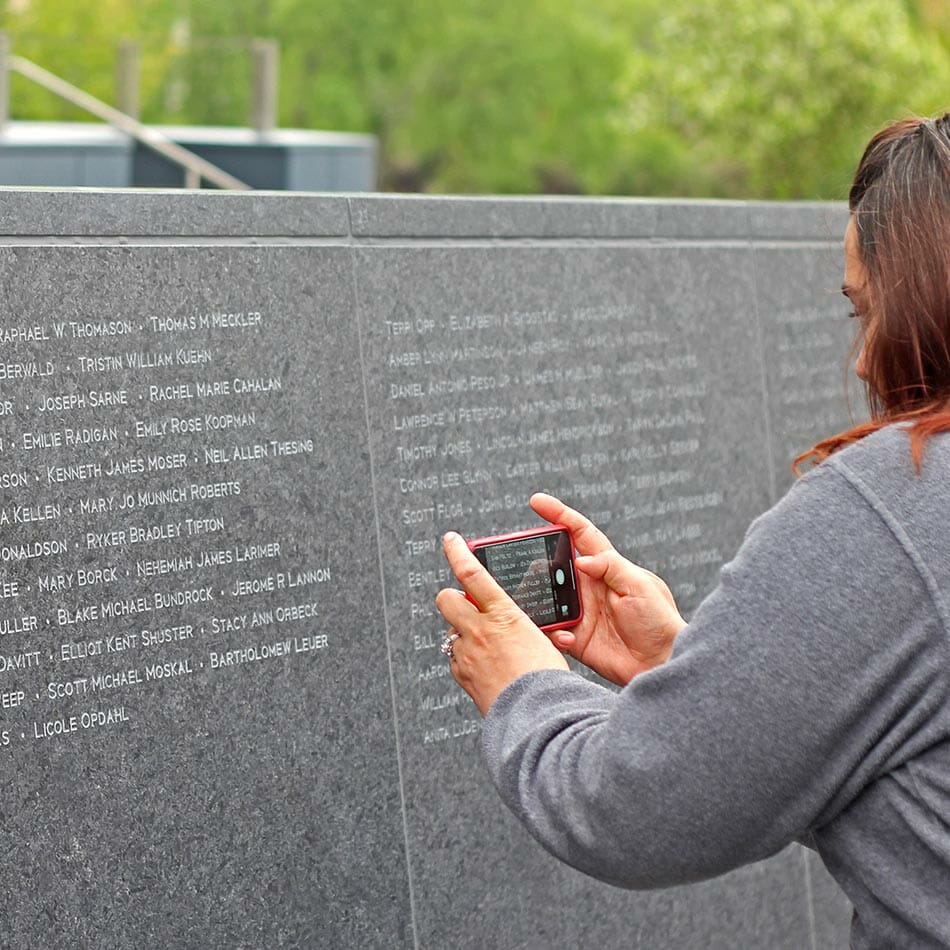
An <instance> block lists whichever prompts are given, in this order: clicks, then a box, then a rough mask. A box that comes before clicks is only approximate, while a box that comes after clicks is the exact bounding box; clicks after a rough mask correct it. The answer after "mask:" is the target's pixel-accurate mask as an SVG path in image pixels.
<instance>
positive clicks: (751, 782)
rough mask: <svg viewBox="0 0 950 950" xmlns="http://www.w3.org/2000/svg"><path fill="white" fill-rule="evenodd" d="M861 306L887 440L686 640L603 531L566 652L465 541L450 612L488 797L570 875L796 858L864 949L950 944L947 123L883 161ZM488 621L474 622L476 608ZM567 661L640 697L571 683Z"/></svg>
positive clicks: (792, 521)
mask: <svg viewBox="0 0 950 950" xmlns="http://www.w3.org/2000/svg"><path fill="white" fill-rule="evenodd" d="M850 209H851V218H850V222H849V225H848V229H847V233H846V237H845V258H846V262H845V281H844V286H843V290H844V293H845V294H846V296H848V297H849V298H850V300H851V303H852V305H853V307H854V315H855V316H856V317H857V318H858V319H859V320H860V323H861V329H860V335H859V343H860V345H861V350H860V354H859V356H858V359H857V364H856V370H857V373H858V375H859V376H860V377H861V378H862V379H863V380H864V381H865V383H866V386H867V391H868V398H869V404H870V407H871V414H872V421H871V422H870V423H867V424H864V425H861V426H858V427H857V428H854V429H852V430H850V431H848V432H845V433H843V434H842V435H840V436H837V437H835V438H832V439H828V440H826V441H825V442H821V443H819V444H818V445H817V446H815V447H814V449H812V450H811V452H809V453H806V455H805V456H803V457H801V458H800V459H799V460H798V461H799V462H801V461H803V460H810V461H812V462H814V463H815V467H814V468H812V469H811V470H810V471H809V472H808V473H807V474H806V475H804V477H802V478H801V479H800V480H799V481H798V482H797V483H796V485H795V486H794V487H793V488H792V490H791V491H790V492H789V493H788V495H787V496H786V497H785V498H784V499H783V500H782V501H781V502H779V504H778V505H776V506H775V507H774V508H773V509H772V510H771V511H769V512H767V513H766V514H765V515H763V516H761V517H760V518H758V519H757V520H756V521H755V522H754V523H753V524H752V526H751V527H750V529H749V531H748V533H747V535H746V538H745V540H744V542H743V544H742V546H741V548H740V550H739V552H738V553H737V554H736V556H735V559H734V560H733V561H732V562H731V563H729V564H727V565H726V566H725V567H724V568H723V570H722V573H721V577H720V581H719V585H718V586H717V587H716V589H715V590H714V591H713V592H712V593H711V594H710V595H709V596H708V597H707V598H706V599H705V600H704V601H703V603H702V604H701V605H700V606H699V607H698V609H697V610H696V612H695V616H694V617H693V618H692V620H691V621H690V623H689V624H687V623H685V622H684V620H683V618H682V617H681V616H680V614H679V612H678V611H677V609H676V605H675V604H674V602H673V598H672V596H671V594H670V591H669V589H668V588H667V587H666V585H665V584H664V583H663V582H662V581H661V580H660V579H659V578H657V577H656V576H654V575H653V574H651V573H650V572H648V571H645V570H643V569H642V568H639V567H637V566H636V565H634V564H631V563H630V562H629V561H627V560H625V559H624V558H623V557H621V556H620V555H619V554H618V553H617V552H616V551H615V550H614V549H613V547H612V546H611V544H610V542H609V541H608V540H607V538H606V537H605V536H604V535H603V534H601V533H600V531H598V530H597V528H596V527H594V526H593V525H592V524H591V523H590V522H589V521H587V519H586V518H584V517H583V516H582V515H581V514H579V513H578V512H576V511H573V510H571V509H570V508H567V507H566V506H564V505H563V504H562V503H561V502H559V501H558V500H557V499H555V498H553V497H551V496H549V495H535V496H533V497H532V499H531V505H532V507H533V508H534V510H535V511H536V512H537V513H538V514H539V515H541V517H542V518H546V519H548V520H549V521H560V522H563V523H565V524H567V525H568V526H569V527H570V528H572V529H573V531H574V535H575V542H576V545H577V549H578V552H579V554H580V555H581V556H580V557H579V558H578V561H577V566H578V569H579V572H580V574H581V578H582V592H583V597H584V603H585V609H586V614H585V618H584V620H583V622H582V623H581V624H580V625H579V626H578V627H576V628H575V629H574V630H573V631H571V632H564V631H559V632H557V633H555V634H553V635H552V638H553V643H552V640H549V639H548V638H547V637H546V636H545V635H544V634H543V633H542V632H541V631H540V630H538V629H537V627H535V626H534V625H533V624H532V623H531V621H530V620H529V619H528V618H527V616H526V615H525V614H523V613H522V612H521V611H520V610H519V609H518V608H517V607H516V606H515V605H514V603H513V602H512V601H511V600H510V599H509V598H508V597H507V595H506V594H505V593H504V592H503V591H502V590H501V589H500V588H499V587H498V586H497V585H496V584H495V582H494V580H493V579H492V578H491V576H490V575H489V574H487V572H486V571H485V570H484V569H483V568H482V567H481V565H480V564H479V563H478V561H476V559H475V558H474V557H473V556H472V555H471V554H470V553H469V551H468V548H467V546H466V545H465V543H464V541H463V540H462V539H461V538H460V537H459V536H458V535H457V534H454V533H450V534H448V535H446V537H445V539H444V549H445V554H446V557H447V558H448V560H449V563H450V565H451V567H452V569H453V571H454V573H455V576H456V577H457V579H458V580H459V582H460V583H461V584H462V586H463V587H464V589H465V591H467V592H468V594H469V595H470V596H471V598H472V600H473V601H474V604H473V603H471V602H470V601H469V600H467V599H466V598H465V596H464V594H463V593H462V592H461V591H456V590H443V591H440V592H439V595H438V598H437V606H438V608H439V610H440V611H441V613H442V615H443V616H444V618H445V620H446V621H447V622H448V623H449V624H450V626H451V631H452V632H454V633H456V634H457V636H458V639H454V640H452V641H450V644H449V647H450V652H451V665H452V672H453V674H454V676H455V678H456V680H457V681H458V682H459V683H460V684H461V685H462V687H464V689H465V690H466V691H467V692H468V693H469V695H470V696H471V697H472V699H473V700H474V701H475V703H476V705H477V706H478V708H479V710H480V711H481V712H482V714H483V715H485V716H486V722H485V727H484V749H485V755H486V758H487V762H488V766H489V769H490V772H491V775H492V778H493V780H494V782H495V784H496V786H497V787H498V790H499V792H500V793H501V795H502V797H503V798H504V800H505V802H506V803H507V804H508V806H509V807H510V808H511V809H512V810H513V811H514V812H515V814H516V815H517V816H518V817H519V818H520V819H521V821H522V822H523V823H524V824H525V825H526V826H527V827H528V829H529V830H530V831H531V833H532V834H533V835H534V836H535V837H536V838H537V839H538V840H539V841H540V842H541V843H542V844H543V845H544V846H545V847H546V848H547V849H548V850H550V851H551V852H553V853H554V854H555V855H557V856H558V857H560V858H562V859H563V860H564V861H566V862H568V863H569V864H571V865H573V866H574V867H577V868H580V869H581V870H583V871H586V872H587V873H589V874H592V875H593V876H595V877H598V878H600V879H602V880H605V881H608V882H611V883H614V884H618V885H620V886H624V887H633V888H650V887H662V886H667V885H672V884H677V883H684V882H688V881H694V880H698V879H701V878H706V877H710V876H712V875H716V874H720V873H722V872H724V871H727V870H729V869H731V868H734V867H736V866H738V865H741V864H745V863H747V862H750V861H756V860H759V859H761V858H765V857H767V856H769V855H771V854H774V853H775V852H777V851H779V850H780V849H781V848H783V847H785V846H786V845H787V844H788V843H789V842H791V841H794V840H800V841H802V842H804V843H805V844H808V845H810V846H812V847H815V848H817V850H818V851H819V852H820V854H821V855H822V857H823V859H824V861H825V863H826V865H827V866H828V868H829V870H830V871H831V873H832V874H833V875H834V876H835V877H836V878H837V879H838V881H839V883H840V884H841V885H842V887H843V888H844V890H845V891H846V893H847V894H848V896H849V897H850V899H851V901H852V902H853V904H854V908H855V916H854V921H853V927H852V945H853V946H856V947H872V946H873V947H882V946H888V947H891V946H895V947H896V946H899V947H911V946H913V947H947V946H950V635H948V625H950V477H948V476H950V435H948V434H945V433H947V432H950V409H948V407H950V247H948V243H947V241H948V238H950V114H948V115H945V116H943V117H942V118H940V119H938V120H935V121H932V120H928V121H925V120H921V119H908V120H905V121H902V122H899V123H896V124H895V125H892V126H890V127H888V128H887V129H885V130H883V131H882V132H880V133H878V134H877V135H876V136H875V137H874V138H873V139H872V140H871V142H870V143H869V145H868V147H867V150H866V151H865V154H864V156H863V158H862V159H861V163H860V165H859V167H858V170H857V174H856V176H855V180H854V184H853V186H852V189H851V194H850ZM476 604H477V606H475V605H476ZM562 651H563V652H566V653H569V654H570V655H571V656H573V657H576V658H577V659H578V660H580V661H581V662H583V663H585V664H586V665H587V666H589V667H590V668H591V669H593V670H595V671H596V672H597V673H599V674H601V675H602V676H603V677H605V678H606V679H608V680H611V681H612V682H614V683H616V684H618V685H620V686H622V687H624V689H623V690H622V691H621V692H620V693H619V694H617V693H614V692H611V691H608V690H605V689H603V688H601V687H600V686H597V685H595V684H594V683H591V682H589V681H588V680H586V679H583V678H581V677H579V676H576V675H574V674H572V673H571V672H570V671H569V670H568V666H567V663H566V662H565V660H564V657H563V655H562Z"/></svg>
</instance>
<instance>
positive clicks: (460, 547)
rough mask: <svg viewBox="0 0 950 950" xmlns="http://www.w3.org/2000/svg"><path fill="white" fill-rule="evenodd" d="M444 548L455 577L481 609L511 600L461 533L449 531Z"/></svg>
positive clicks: (444, 541)
mask: <svg viewBox="0 0 950 950" xmlns="http://www.w3.org/2000/svg"><path fill="white" fill-rule="evenodd" d="M442 550H443V551H444V552H445V557H446V560H447V561H448V562H449V567H451V568H452V573H453V574H454V575H455V579H456V580H457V581H458V582H459V583H460V584H461V585H462V587H464V588H465V591H466V593H467V594H468V595H469V596H470V597H471V598H472V600H474V601H475V603H476V604H477V605H478V607H479V608H480V609H481V610H489V609H491V608H492V607H495V606H500V605H501V604H508V603H510V602H511V598H510V597H509V596H508V594H506V593H505V591H504V590H503V589H502V587H501V586H500V585H499V583H498V582H497V581H496V580H495V578H494V577H492V576H491V574H489V573H488V571H487V569H486V568H485V567H484V566H483V565H482V562H481V561H479V560H478V558H477V557H475V555H474V554H472V552H471V551H470V550H469V548H468V545H467V544H466V543H465V541H464V540H463V539H462V536H461V535H459V534H456V533H455V532H454V531H449V532H448V533H447V534H446V535H445V536H444V537H443V538H442ZM443 616H444V615H443Z"/></svg>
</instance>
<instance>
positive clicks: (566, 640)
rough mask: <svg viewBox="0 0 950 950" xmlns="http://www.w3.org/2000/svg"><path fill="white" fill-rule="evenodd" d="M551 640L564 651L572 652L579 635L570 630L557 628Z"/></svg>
mask: <svg viewBox="0 0 950 950" xmlns="http://www.w3.org/2000/svg"><path fill="white" fill-rule="evenodd" d="M551 641H552V643H553V644H554V645H555V646H556V647H557V648H558V649H559V650H560V651H561V652H562V653H570V651H571V649H572V647H573V646H574V644H575V643H577V637H575V636H574V634H573V633H571V632H570V630H555V631H554V633H552V634H551Z"/></svg>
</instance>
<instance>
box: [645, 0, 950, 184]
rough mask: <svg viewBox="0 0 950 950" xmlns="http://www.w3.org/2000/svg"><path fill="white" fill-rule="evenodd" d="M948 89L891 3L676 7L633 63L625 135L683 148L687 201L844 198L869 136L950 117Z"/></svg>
mask: <svg viewBox="0 0 950 950" xmlns="http://www.w3.org/2000/svg"><path fill="white" fill-rule="evenodd" d="M948 78H950V69H948V58H947V55H946V51H945V50H944V49H942V48H941V47H940V45H939V44H938V43H936V42H935V41H934V39H933V37H930V36H927V35H924V34H922V33H921V32H920V31H919V29H918V27H916V26H915V24H914V22H913V20H912V18H911V16H910V15H909V14H908V10H907V8H906V7H904V6H903V5H901V4H898V3H895V2H894V0H833V2H831V0H827V2H823V3H815V2H814V0H717V2H716V3H714V4H713V3H708V2H705V0H681V2H679V3H676V4H670V5H668V7H667V9H666V10H665V11H664V12H663V13H662V15H660V16H659V17H658V18H657V21H656V23H655V28H654V30H653V32H652V34H651V36H650V43H649V47H646V46H645V45H642V46H641V49H640V55H637V56H632V57H631V58H630V60H629V70H628V74H627V80H626V88H627V91H628V94H627V96H626V99H627V101H628V103H629V113H628V118H627V128H628V130H629V133H630V140H633V141H635V140H636V139H637V138H638V137H640V136H644V135H646V136H648V137H651V136H655V135H660V136H662V137H663V138H664V140H666V141H670V142H672V143H676V145H677V146H678V147H677V148H676V149H675V151H676V152H677V153H679V154H678V155H677V156H676V158H677V160H678V161H679V162H680V163H682V165H683V166H684V167H689V166H693V167H694V168H695V169H697V171H698V172H699V174H698V177H697V179H696V182H695V186H694V185H693V184H691V183H690V182H689V181H688V180H681V182H680V189H681V193H685V194H713V195H724V196H747V195H757V196H763V197H774V198H812V197H817V196H841V195H842V194H843V193H844V190H845V188H846V185H847V183H848V182H849V180H850V176H851V172H852V170H853V167H854V165H855V163H856V160H857V158H858V156H859V155H860V151H861V148H862V147H863V145H864V143H865V142H866V141H867V139H868V137H869V135H870V133H871V132H873V131H874V130H875V129H876V128H878V127H879V126H881V125H883V124H884V123H885V122H887V121H889V120H891V119H894V118H898V117H899V116H902V115H905V114H907V113H909V112H914V111H916V112H921V113H929V112H932V111H935V110H938V109H940V108H941V107H946V105H947V104H948V103H947V101H946V100H947V89H948ZM683 152H686V153H688V154H687V155H686V156H684V155H683V154H682V153H683Z"/></svg>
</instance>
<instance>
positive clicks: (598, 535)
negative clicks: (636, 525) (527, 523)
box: [528, 492, 613, 554]
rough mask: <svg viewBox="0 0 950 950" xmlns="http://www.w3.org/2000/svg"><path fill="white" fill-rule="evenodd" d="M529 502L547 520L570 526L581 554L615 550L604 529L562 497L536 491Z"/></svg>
mask: <svg viewBox="0 0 950 950" xmlns="http://www.w3.org/2000/svg"><path fill="white" fill-rule="evenodd" d="M528 503H529V504H530V505H531V507H532V508H533V509H534V510H535V511H536V512H537V513H538V514H539V515H540V516H541V517H542V518H544V519H545V521H550V522H551V523H552V524H558V523H560V524H563V525H566V526H567V527H568V528H570V529H571V535H572V536H573V538H574V544H575V546H576V547H577V550H578V551H580V553H581V554H598V553H600V552H601V551H612V550H613V545H612V544H611V543H610V541H609V540H608V538H607V535H606V534H604V533H603V531H601V530H600V529H599V528H598V527H597V526H596V525H595V524H594V523H593V522H592V521H591V520H590V519H589V518H585V517H584V515H582V514H581V513H580V512H579V511H575V510H574V509H573V508H569V507H568V506H567V505H565V504H564V502H563V501H561V500H560V498H555V497H554V495H548V494H545V493H544V492H535V493H534V494H533V495H532V496H531V498H530V499H529V500H528Z"/></svg>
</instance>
